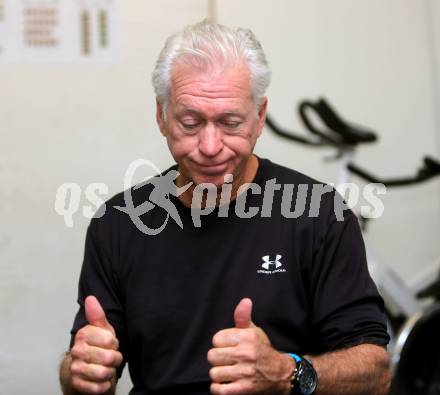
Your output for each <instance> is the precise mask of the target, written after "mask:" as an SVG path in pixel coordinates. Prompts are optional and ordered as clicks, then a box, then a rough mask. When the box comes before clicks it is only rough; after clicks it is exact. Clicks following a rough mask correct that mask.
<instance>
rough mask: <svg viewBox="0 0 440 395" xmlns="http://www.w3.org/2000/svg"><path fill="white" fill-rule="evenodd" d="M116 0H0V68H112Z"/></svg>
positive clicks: (116, 51)
mask: <svg viewBox="0 0 440 395" xmlns="http://www.w3.org/2000/svg"><path fill="white" fill-rule="evenodd" d="M117 59H118V29H117V9H116V0H0V63H66V62H67V63H76V62H103V63H112V62H115V61H117Z"/></svg>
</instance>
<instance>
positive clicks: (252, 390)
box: [208, 298, 295, 395]
mask: <svg viewBox="0 0 440 395" xmlns="http://www.w3.org/2000/svg"><path fill="white" fill-rule="evenodd" d="M234 322H235V328H228V329H223V330H221V331H219V332H217V333H216V334H215V335H214V337H213V338H212V344H213V346H214V347H213V348H212V349H211V350H209V352H208V361H209V363H210V364H211V365H212V366H213V367H212V368H211V369H210V371H209V376H210V377H211V381H212V383H211V393H212V394H214V395H236V394H237V395H238V394H280V395H281V394H286V395H287V394H289V393H290V387H291V385H290V379H291V376H292V373H293V371H294V369H295V362H294V360H293V359H292V358H290V357H289V356H288V355H287V354H282V353H280V352H278V351H276V350H275V349H274V348H272V346H271V344H270V341H269V338H268V337H267V335H266V334H265V333H264V331H263V330H262V329H261V328H258V327H257V326H255V325H254V323H253V322H252V301H251V300H250V299H247V298H245V299H242V300H241V301H240V303H239V304H238V305H237V307H236V308H235V311H234Z"/></svg>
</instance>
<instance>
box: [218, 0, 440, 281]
mask: <svg viewBox="0 0 440 395" xmlns="http://www.w3.org/2000/svg"><path fill="white" fill-rule="evenodd" d="M218 4H219V6H218V18H219V21H221V22H224V23H229V24H232V25H244V26H249V27H251V28H252V29H253V30H254V31H255V32H256V34H257V36H258V37H259V38H260V40H261V41H262V43H263V46H264V47H265V48H266V52H267V55H268V58H269V61H270V63H271V65H272V70H273V81H272V84H271V86H270V88H269V99H270V104H269V112H270V113H271V114H273V116H274V117H275V118H276V119H277V120H278V121H279V122H280V123H281V124H282V125H284V126H286V127H291V128H294V129H295V130H303V128H302V125H301V124H300V121H299V118H298V116H297V113H296V105H297V103H298V102H299V101H300V100H302V99H304V98H310V99H316V98H318V97H319V96H320V95H323V94H324V95H325V96H326V97H327V98H328V99H330V100H331V102H332V103H333V104H334V105H335V107H336V109H338V110H339V112H340V113H341V114H342V115H343V116H344V117H345V118H346V119H350V120H353V121H355V122H358V123H361V124H364V125H367V126H369V127H371V128H373V129H374V130H376V131H377V132H378V133H379V134H380V141H379V142H378V143H377V144H374V145H371V146H368V147H365V148H362V150H361V151H360V152H359V154H358V157H357V160H356V161H357V163H359V164H360V165H362V166H365V167H366V168H368V169H370V170H371V171H372V172H375V173H378V174H382V175H384V176H398V175H406V174H408V175H410V174H413V173H415V171H416V169H417V168H418V167H419V165H420V164H421V158H422V156H423V155H425V154H431V155H434V156H437V158H439V157H440V155H439V153H440V149H439V148H440V147H439V145H438V141H439V140H440V128H439V127H438V125H436V117H438V116H439V114H440V108H439V107H438V105H437V106H436V105H435V103H434V93H435V92H436V91H437V92H440V86H439V87H438V88H437V89H436V88H435V86H434V84H433V70H432V67H433V63H432V57H433V56H437V59H438V56H440V55H439V53H440V47H439V45H440V44H439V42H440V40H439V39H438V38H439V36H438V34H439V33H438V32H439V30H438V26H439V24H438V23H437V24H436V30H435V32H436V35H437V36H436V37H437V43H436V45H437V47H436V48H433V47H432V46H431V44H430V42H429V41H430V40H429V39H428V29H427V26H428V17H430V18H437V21H439V18H440V16H438V15H439V12H438V11H439V8H438V7H439V5H438V2H436V1H435V0H434V1H432V2H431V8H432V9H433V11H432V12H427V10H426V7H427V3H426V1H415V0H390V1H386V2H384V1H382V0H369V1H352V0H332V1H322V0H312V1H311V0H296V1H291V0H276V1H272V2H271V3H270V6H268V3H267V2H264V1H253V0H242V1H240V2H236V1H234V0H222V1H221V2H218ZM434 8H435V11H436V12H434ZM433 15H437V17H433ZM439 64H440V63H438V62H437V63H436V65H435V66H434V67H436V70H435V71H436V72H437V74H439V73H440V71H439V70H438V67H439ZM257 151H258V152H259V153H260V154H261V155H263V156H268V157H270V158H273V159H275V160H277V161H278V162H280V163H283V164H285V165H287V166H290V167H294V168H297V169H299V170H301V171H303V172H305V173H307V174H311V175H313V176H314V177H316V178H318V179H321V180H324V181H328V182H331V181H333V182H336V175H337V163H333V164H331V163H330V164H328V163H324V162H323V161H322V157H323V156H325V155H326V153H327V154H328V153H329V151H325V150H324V151H322V152H319V151H317V150H312V149H308V148H304V147H302V146H295V145H293V144H289V143H286V142H285V141H284V140H281V139H279V138H277V137H276V136H273V135H271V134H270V132H269V131H266V133H265V135H263V137H262V138H261V139H260V143H259V144H258V146H257ZM384 201H385V213H384V216H383V217H382V218H381V219H380V220H377V221H375V222H374V223H372V224H371V227H370V238H371V239H372V243H371V244H372V245H373V246H374V248H375V250H377V252H378V253H379V255H380V256H381V257H383V258H384V260H386V261H387V262H388V263H389V264H390V265H391V266H393V267H395V268H396V269H397V270H399V272H400V273H401V274H402V275H403V276H404V278H406V279H408V280H409V279H412V278H413V277H414V276H415V274H416V273H417V272H418V271H419V270H420V268H423V267H424V266H425V262H428V261H431V260H432V259H433V258H434V257H435V256H436V255H438V254H439V250H438V241H439V232H438V229H439V227H440V207H439V181H438V180H437V181H433V182H430V183H429V184H426V185H423V186H419V187H412V188H407V189H399V190H392V191H391V190H390V191H389V192H388V195H387V196H386V198H385V199H384ZM403 229H405V231H402V230H403Z"/></svg>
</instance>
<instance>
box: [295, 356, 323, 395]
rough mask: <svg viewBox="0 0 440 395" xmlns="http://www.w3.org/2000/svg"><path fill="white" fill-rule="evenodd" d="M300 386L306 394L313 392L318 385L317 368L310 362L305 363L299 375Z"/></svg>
mask: <svg viewBox="0 0 440 395" xmlns="http://www.w3.org/2000/svg"><path fill="white" fill-rule="evenodd" d="M298 381H299V388H300V390H301V392H302V393H303V394H304V395H310V394H313V392H314V391H315V389H316V385H317V381H318V380H317V376H316V372H315V369H313V367H312V365H310V364H309V363H308V362H305V363H303V366H302V369H301V374H300V377H298Z"/></svg>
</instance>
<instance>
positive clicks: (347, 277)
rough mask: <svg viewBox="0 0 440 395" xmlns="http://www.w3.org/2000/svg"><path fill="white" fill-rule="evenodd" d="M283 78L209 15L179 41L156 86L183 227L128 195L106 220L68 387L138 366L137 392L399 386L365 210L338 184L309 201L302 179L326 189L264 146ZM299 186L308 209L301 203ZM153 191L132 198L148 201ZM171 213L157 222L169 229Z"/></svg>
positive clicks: (76, 331) (96, 237)
mask: <svg viewBox="0 0 440 395" xmlns="http://www.w3.org/2000/svg"><path fill="white" fill-rule="evenodd" d="M269 79H270V72H269V69H268V66H267V63H266V60H265V56H264V53H263V51H262V49H261V46H260V44H259V42H258V41H257V40H256V38H255V37H254V35H253V34H252V33H251V32H250V31H249V30H245V29H229V28H226V27H224V26H221V25H217V24H212V23H210V22H202V23H199V24H196V25H194V26H189V27H187V28H186V29H185V30H184V31H183V32H181V33H179V34H177V35H174V36H172V37H171V38H169V39H168V41H167V43H166V45H165V47H164V49H163V50H162V53H161V55H160V57H159V60H158V62H157V65H156V69H155V71H154V73H153V84H154V87H155V91H156V94H157V122H158V125H159V128H160V130H161V132H162V134H163V135H164V136H165V138H166V140H167V143H168V146H169V149H170V151H171V154H172V155H173V157H174V159H175V161H176V163H177V166H174V167H173V168H172V169H171V171H176V170H177V171H178V176H177V178H176V182H175V184H176V188H179V190H180V191H183V192H182V193H181V194H180V196H178V197H176V195H178V193H176V194H174V195H173V194H172V193H169V192H170V191H168V192H167V193H168V195H167V196H168V198H169V199H170V201H171V202H172V203H173V204H174V205H175V207H176V208H177V212H178V214H179V216H180V219H181V225H183V227H182V226H181V225H180V224H179V223H178V222H179V221H175V222H173V221H169V222H168V223H167V225H166V227H165V228H164V230H163V231H162V232H160V233H159V234H157V235H155V236H149V235H145V234H144V233H142V232H140V231H139V230H138V229H137V228H136V226H135V225H134V224H133V223H132V222H131V221H130V218H129V217H128V216H127V215H126V214H125V213H123V212H121V211H120V209H121V207H124V195H123V194H119V195H117V196H115V197H114V198H113V199H111V200H110V201H109V202H108V203H107V207H108V210H107V213H106V214H105V215H104V216H103V217H102V218H99V219H98V218H95V219H93V220H92V221H91V224H90V227H89V229H88V233H87V239H86V250H85V258H84V263H83V268H82V272H81V278H80V286H79V298H78V300H79V303H80V310H79V312H78V314H77V317H76V319H75V323H74V326H73V328H72V341H71V350H70V352H68V353H67V354H66V357H65V358H64V360H63V363H62V366H61V383H62V387H63V392H64V393H65V394H78V393H81V394H113V393H114V391H115V386H116V382H117V378H118V377H119V376H120V373H121V371H122V368H123V366H124V364H125V363H126V362H128V365H129V370H130V375H131V378H132V381H133V386H134V387H133V389H132V391H131V392H130V393H131V394H208V393H210V392H211V393H213V394H290V393H295V394H311V393H316V394H318V395H319V394H320V395H325V394H341V395H343V394H375V395H377V394H386V393H387V391H388V387H389V380H390V379H389V367H388V357H387V352H386V349H385V347H386V344H387V342H388V336H387V333H386V326H385V323H384V317H383V313H382V308H383V306H382V301H381V299H380V297H379V296H378V294H377V291H376V288H375V286H374V284H373V283H372V281H371V279H370V277H369V275H368V271H367V267H366V262H365V253H364V249H363V244H362V239H361V236H360V231H359V227H358V224H357V220H356V217H355V216H354V215H353V214H352V213H351V212H350V211H345V212H344V215H343V218H342V220H338V218H337V213H336V211H337V209H338V207H337V206H338V204H340V200H339V199H338V197H337V195H336V194H335V193H334V192H333V191H331V190H330V191H329V190H327V192H326V191H324V192H322V191H321V192H322V193H321V194H320V195H319V199H318V200H316V199H314V198H313V193H312V195H311V196H310V195H306V196H307V199H305V198H304V199H302V200H303V202H301V196H300V190H301V188H300V186H303V187H304V186H305V187H306V189H307V190H309V191H310V189H309V188H308V187H311V188H312V189H311V190H312V191H315V190H316V189H319V188H316V186H322V185H321V184H319V183H317V182H316V181H314V180H312V179H310V178H308V177H306V176H304V175H302V174H300V173H297V172H295V171H293V170H289V169H286V168H283V167H281V166H278V165H275V164H273V163H272V162H270V161H268V160H264V159H261V158H258V157H256V156H255V155H254V154H253V149H254V146H255V143H256V141H257V138H258V137H259V135H260V133H261V131H262V129H263V125H264V121H265V114H266V107H267V98H266V97H265V96H264V93H265V90H266V88H267V86H268V84H269ZM166 174H167V172H165V173H164V175H163V177H166ZM172 178H173V179H174V175H173V176H172ZM156 184H160V183H157V182H156ZM280 185H284V188H282V187H281V186H280ZM289 185H290V187H289ZM292 185H293V186H292ZM208 186H214V190H215V193H214V198H213V199H212V194H211V195H210V193H209V191H210V189H209V188H208ZM296 186H298V188H297V196H296V197H297V199H296V205H297V206H303V207H304V210H302V212H303V213H302V215H299V214H298V213H296V212H295V211H294V212H293V213H292V212H291V211H289V210H290V208H291V204H290V203H291V202H292V201H293V202H295V199H293V200H292V197H293V188H294V187H296ZM205 187H206V188H205ZM282 189H283V190H282ZM321 189H322V188H321ZM176 190H177V189H176ZM263 190H264V193H263ZM281 190H282V196H281ZM302 190H304V188H303V189H302ZM324 190H325V188H324ZM152 191H153V190H152V185H151V184H150V185H149V184H148V183H147V184H146V185H144V186H143V187H142V188H134V189H132V190H130V193H131V197H132V199H133V202H134V203H135V205H140V204H142V203H144V202H146V201H148V200H149V196H150V194H151V193H152ZM211 191H212V188H211ZM286 191H287V192H286ZM289 191H290V198H291V199H290V201H289V205H288V207H287V206H286V204H285V202H286V201H288V200H289V199H287V198H286V196H287V197H289ZM156 192H157V191H156ZM278 192H280V193H278ZM155 195H157V196H159V195H160V194H159V193H156V194H155ZM210 197H211V198H210ZM194 201H197V202H198V203H197V204H196V206H197V207H194ZM317 202H318V206H317V205H316V203H317ZM168 203H169V202H168ZM302 203H304V204H302ZM293 205H294V206H295V203H294V204H293ZM150 206H151V207H152V206H153V205H150ZM115 207H116V208H115ZM151 207H150V208H151ZM163 207H164V205H162V208H161V207H159V206H158V205H156V206H155V207H154V208H152V209H150V210H149V211H147V212H146V213H145V214H144V215H143V216H142V217H141V219H142V221H143V223H146V224H147V225H148V226H149V227H150V228H152V229H153V228H160V227H161V225H163V223H164V221H165V220H166V219H167V218H168V217H165V211H164V210H163ZM286 207H287V209H286ZM117 208H119V210H118V209H117ZM260 209H261V211H260ZM316 209H317V210H316ZM300 211H301V210H300ZM194 212H197V213H198V214H197V215H198V216H199V217H198V218H199V219H201V224H200V226H199V225H196V223H195V222H194V221H193V219H194ZM257 212H258V213H257ZM257 214H258V215H257ZM300 214H301V213H300ZM174 215H175V214H174Z"/></svg>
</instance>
